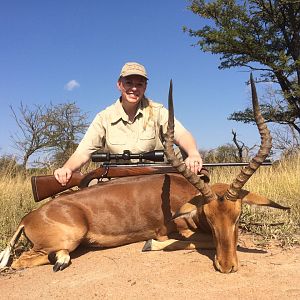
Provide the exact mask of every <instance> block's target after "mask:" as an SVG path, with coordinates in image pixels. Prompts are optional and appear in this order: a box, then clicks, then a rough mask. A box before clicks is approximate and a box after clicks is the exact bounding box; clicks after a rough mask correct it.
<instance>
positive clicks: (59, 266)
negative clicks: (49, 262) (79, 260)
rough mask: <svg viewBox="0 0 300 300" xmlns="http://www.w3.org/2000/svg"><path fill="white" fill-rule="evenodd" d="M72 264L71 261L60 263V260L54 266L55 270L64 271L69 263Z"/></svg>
mask: <svg viewBox="0 0 300 300" xmlns="http://www.w3.org/2000/svg"><path fill="white" fill-rule="evenodd" d="M69 264H70V262H68V263H60V262H58V261H57V262H56V263H55V264H54V266H53V272H57V271H62V270H63V269H65V268H66V267H67V266H68V265H69Z"/></svg>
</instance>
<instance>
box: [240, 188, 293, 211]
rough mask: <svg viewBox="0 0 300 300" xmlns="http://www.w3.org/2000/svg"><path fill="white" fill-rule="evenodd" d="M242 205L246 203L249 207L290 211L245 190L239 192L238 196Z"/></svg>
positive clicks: (288, 208)
mask: <svg viewBox="0 0 300 300" xmlns="http://www.w3.org/2000/svg"><path fill="white" fill-rule="evenodd" d="M239 196H240V198H241V199H242V202H243V203H247V204H249V205H259V206H269V207H273V208H278V209H284V210H290V209H291V208H290V207H286V206H282V205H280V204H278V203H276V202H274V201H272V200H270V199H268V198H266V197H264V196H260V195H258V194H254V193H251V192H249V191H246V190H243V189H242V190H241V191H240V194H239Z"/></svg>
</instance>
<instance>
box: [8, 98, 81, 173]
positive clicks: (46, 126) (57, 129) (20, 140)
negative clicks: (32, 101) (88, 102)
mask: <svg viewBox="0 0 300 300" xmlns="http://www.w3.org/2000/svg"><path fill="white" fill-rule="evenodd" d="M10 108H11V111H12V113H13V118H14V119H15V121H16V123H17V125H18V127H19V129H20V133H15V134H13V135H12V136H11V138H12V140H13V143H14V145H15V147H16V149H17V150H19V152H20V153H21V155H22V167H23V169H26V166H27V164H28V160H29V158H30V157H31V156H32V155H33V154H37V153H38V152H40V151H54V152H56V151H59V150H60V151H61V152H63V151H64V152H66V153H67V151H68V150H69V148H71V147H73V146H74V143H76V142H77V140H78V135H79V134H81V133H83V131H84V130H85V129H86V127H87V124H86V118H87V117H86V114H83V113H80V110H79V108H78V107H76V105H75V104H74V103H65V104H58V105H53V104H52V103H50V105H48V106H46V105H35V106H34V107H33V108H29V107H28V106H27V105H24V104H23V103H22V102H21V105H20V107H19V108H18V111H16V110H15V109H14V108H13V107H12V106H10Z"/></svg>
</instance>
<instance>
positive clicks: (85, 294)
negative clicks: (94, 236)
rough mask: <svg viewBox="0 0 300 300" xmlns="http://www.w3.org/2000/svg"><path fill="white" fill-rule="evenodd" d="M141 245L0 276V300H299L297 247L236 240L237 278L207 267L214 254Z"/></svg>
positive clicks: (89, 252)
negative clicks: (64, 264)
mask: <svg viewBox="0 0 300 300" xmlns="http://www.w3.org/2000/svg"><path fill="white" fill-rule="evenodd" d="M143 244H144V243H143V242H141V243H136V244H132V245H127V246H122V247H118V248H113V249H105V250H98V249H88V250H86V249H78V250H77V251H75V252H74V253H73V254H72V264H71V265H70V266H69V267H68V268H67V269H65V270H63V271H60V272H56V273H55V272H53V271H52V266H50V265H46V266H41V267H35V268H32V269H25V270H20V271H16V272H14V271H11V270H9V269H8V270H6V271H4V272H2V273H1V274H0V299H38V298H39V299H80V298H85V299H217V298H219V299H300V247H295V248H292V249H289V250H282V249H281V248H279V247H275V246H272V247H269V248H268V249H260V248H257V247H256V246H255V245H254V243H253V242H252V237H251V236H248V235H247V236H242V237H240V242H239V247H238V257H239V260H240V269H239V271H238V272H237V273H232V274H228V275H226V274H221V273H219V272H217V271H215V269H214V267H213V257H214V251H212V250H201V251H176V252H141V249H142V247H143Z"/></svg>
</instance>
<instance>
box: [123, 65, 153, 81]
mask: <svg viewBox="0 0 300 300" xmlns="http://www.w3.org/2000/svg"><path fill="white" fill-rule="evenodd" d="M129 75H140V76H143V77H145V78H146V79H148V76H147V71H146V69H145V67H144V66H143V65H141V64H139V63H137V62H128V63H126V64H125V65H124V66H123V68H122V70H121V73H120V77H126V76H129Z"/></svg>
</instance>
